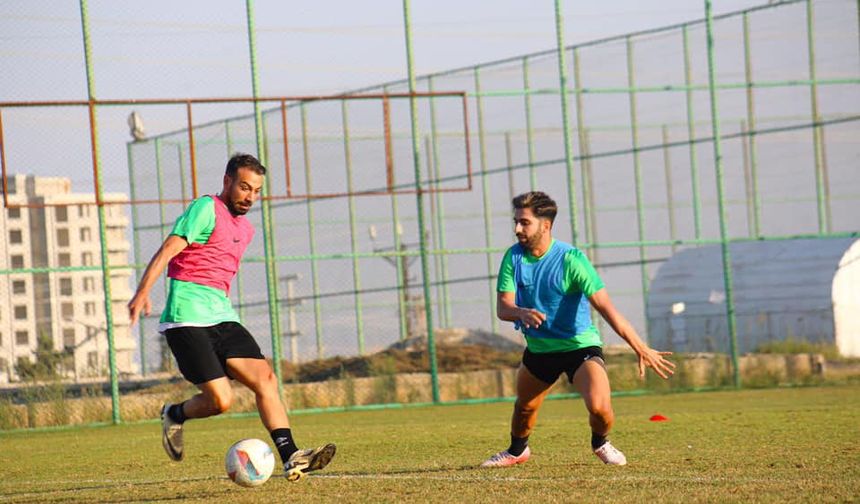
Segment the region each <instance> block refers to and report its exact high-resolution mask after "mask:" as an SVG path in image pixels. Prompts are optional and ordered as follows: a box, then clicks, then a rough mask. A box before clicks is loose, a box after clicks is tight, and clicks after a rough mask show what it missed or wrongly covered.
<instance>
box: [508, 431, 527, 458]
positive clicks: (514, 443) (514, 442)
mask: <svg viewBox="0 0 860 504" xmlns="http://www.w3.org/2000/svg"><path fill="white" fill-rule="evenodd" d="M528 445H529V437H528V436H526V437H516V436H514V435H513V434H511V446H510V447H509V448H508V453H510V454H511V455H513V456H514V457H519V456H520V455H522V454H523V452H524V451H525V450H526V446H528Z"/></svg>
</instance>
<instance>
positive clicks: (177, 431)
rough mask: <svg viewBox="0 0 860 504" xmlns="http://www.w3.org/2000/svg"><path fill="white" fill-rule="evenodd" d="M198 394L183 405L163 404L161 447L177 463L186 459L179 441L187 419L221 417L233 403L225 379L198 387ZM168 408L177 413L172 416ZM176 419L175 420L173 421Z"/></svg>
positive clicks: (229, 388) (231, 393)
mask: <svg viewBox="0 0 860 504" xmlns="http://www.w3.org/2000/svg"><path fill="white" fill-rule="evenodd" d="M197 388H198V389H200V393H199V394H197V395H195V396H194V397H192V398H191V399H188V400H187V401H185V402H184V403H181V404H177V405H173V404H165V405H164V406H163V407H162V408H161V444H162V446H163V447H164V451H165V452H166V453H167V456H168V457H170V458H171V459H172V460H175V461H177V462H178V461H180V460H182V458H183V457H184V456H185V445H184V443H183V440H182V427H183V425H184V422H185V420H186V419H189V418H206V417H210V416H213V415H220V414H221V413H224V412H225V411H227V410H228V409H230V405H231V404H232V403H233V389H232V388H231V387H230V381H229V380H228V379H227V378H223V377H222V378H216V379H214V380H211V381H208V382H205V383H201V384H199V385H197ZM171 408H173V409H175V410H177V411H175V412H174V413H173V414H172V415H171V414H170V410H171ZM177 417H178V418H179V420H177V419H176V418H177Z"/></svg>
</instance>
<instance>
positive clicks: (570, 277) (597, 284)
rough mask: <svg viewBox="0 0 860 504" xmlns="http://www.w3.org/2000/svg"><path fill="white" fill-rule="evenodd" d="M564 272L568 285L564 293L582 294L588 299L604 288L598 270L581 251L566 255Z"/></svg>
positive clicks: (570, 252)
mask: <svg viewBox="0 0 860 504" xmlns="http://www.w3.org/2000/svg"><path fill="white" fill-rule="evenodd" d="M564 270H565V271H564V273H565V274H564V278H565V283H566V284H567V285H565V286H564V291H565V292H567V293H572V292H581V293H583V294H585V296H586V297H591V296H592V295H593V294H594V293H595V292H597V291H599V290H600V289H602V288H603V287H604V285H603V280H601V279H600V276H599V275H598V274H597V270H595V269H594V266H592V265H591V261H589V260H588V257H587V256H586V255H585V254H583V253H582V251H581V250H579V249H573V250H570V251H569V252H567V254H565V256H564Z"/></svg>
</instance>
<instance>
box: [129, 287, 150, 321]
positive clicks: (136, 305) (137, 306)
mask: <svg viewBox="0 0 860 504" xmlns="http://www.w3.org/2000/svg"><path fill="white" fill-rule="evenodd" d="M151 311H152V301H151V300H150V299H149V296H147V295H141V294H139V293H138V294H135V295H134V297H133V298H131V301H129V302H128V320H129V327H131V326H133V325H134V323H135V322H137V319H138V318H139V317H140V314H141V312H142V313H143V314H144V315H149V314H150V312H151Z"/></svg>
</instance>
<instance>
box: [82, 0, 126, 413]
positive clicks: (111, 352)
mask: <svg viewBox="0 0 860 504" xmlns="http://www.w3.org/2000/svg"><path fill="white" fill-rule="evenodd" d="M80 6H81V31H82V33H83V39H84V60H85V63H86V71H87V99H88V100H89V102H90V103H89V117H90V145H91V147H92V157H93V184H94V186H95V198H96V206H97V208H98V215H99V245H100V249H101V263H102V288H103V289H104V295H105V301H104V308H105V325H107V327H106V333H107V343H108V366H109V368H110V396H111V419H112V421H113V423H114V424H119V423H121V422H122V418H121V417H120V410H119V380H118V374H117V368H116V345H115V342H114V318H113V296H112V295H111V278H110V269H111V268H110V256H109V255H108V245H107V225H106V218H107V216H106V215H105V207H104V193H103V185H102V172H101V165H100V161H101V160H100V158H99V133H98V118H97V117H96V104H95V100H96V84H95V72H94V69H93V58H92V43H91V41H90V20H89V11H88V6H87V0H80Z"/></svg>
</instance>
